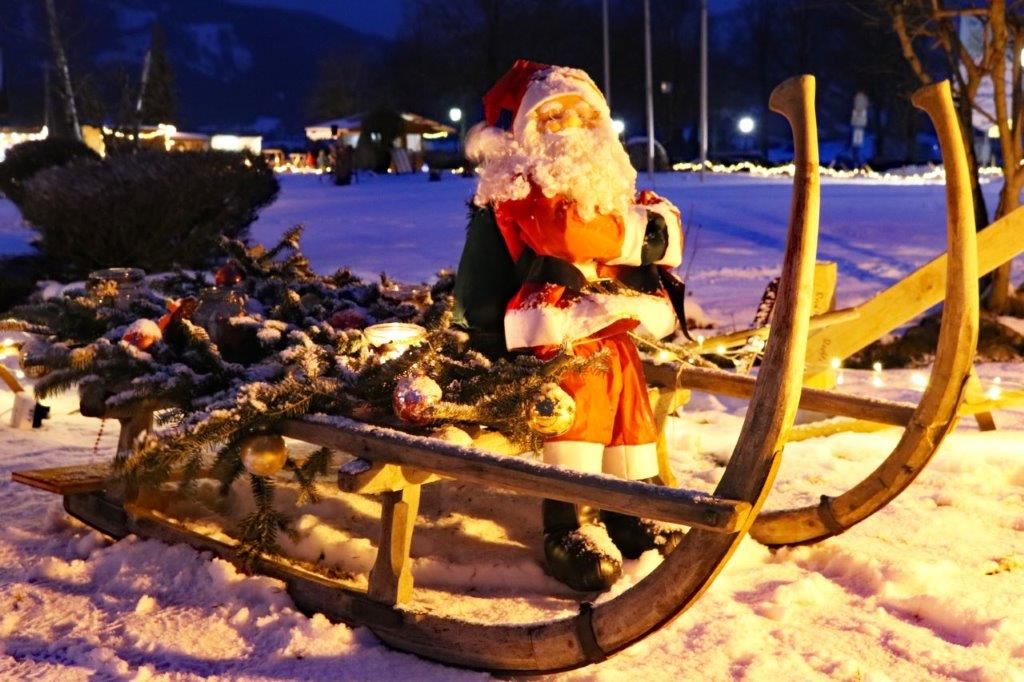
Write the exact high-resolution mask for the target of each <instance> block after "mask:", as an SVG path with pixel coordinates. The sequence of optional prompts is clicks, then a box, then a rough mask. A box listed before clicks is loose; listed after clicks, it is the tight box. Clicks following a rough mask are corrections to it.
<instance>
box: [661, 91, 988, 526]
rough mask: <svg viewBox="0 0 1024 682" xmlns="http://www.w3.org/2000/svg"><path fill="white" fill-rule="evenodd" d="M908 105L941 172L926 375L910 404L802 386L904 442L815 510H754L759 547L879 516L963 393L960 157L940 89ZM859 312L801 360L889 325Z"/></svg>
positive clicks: (936, 440) (971, 345) (853, 343)
mask: <svg viewBox="0 0 1024 682" xmlns="http://www.w3.org/2000/svg"><path fill="white" fill-rule="evenodd" d="M913 103H914V105H915V106H917V107H918V108H920V109H922V110H924V111H925V112H926V113H927V114H928V116H929V117H930V118H931V120H932V122H933V124H934V125H935V129H936V132H937V134H938V138H939V144H940V146H941V149H942V156H943V161H944V163H945V168H946V202H947V240H948V249H949V250H948V255H946V256H943V257H941V258H939V259H937V260H935V261H933V262H932V263H930V264H929V265H927V266H925V268H923V270H924V271H925V272H926V273H927V277H928V278H930V279H931V280H938V281H940V282H941V281H942V280H944V281H945V297H944V298H945V305H944V307H943V313H942V323H941V328H940V333H939V342H938V347H937V349H936V354H935V363H934V366H933V369H932V373H931V378H930V379H929V381H928V384H927V387H926V388H925V390H924V393H923V394H922V396H921V400H920V402H919V403H918V404H917V405H913V404H911V403H903V402H895V401H888V400H881V399H877V398H864V397H860V396H854V395H849V394H843V393H838V392H835V391H830V390H825V389H812V388H804V390H803V392H802V395H801V398H800V407H801V408H804V409H807V410H811V411H814V412H820V413H824V414H829V415H835V416H842V417H850V418H853V419H855V420H860V421H863V422H873V423H877V424H887V425H893V426H901V427H904V432H903V436H902V438H901V439H900V441H899V442H898V443H897V445H896V447H895V448H894V449H893V451H892V452H891V453H890V454H889V456H888V457H887V458H886V459H885V461H884V462H883V463H882V464H881V465H880V466H879V467H878V468H877V469H875V470H874V471H873V472H872V473H871V474H870V475H869V476H868V477H867V478H865V479H864V480H863V481H861V482H860V483H858V484H857V485H855V486H854V487H853V488H851V489H850V490H848V491H847V492H845V493H843V494H842V495H839V496H837V497H830V496H827V495H823V496H822V497H821V500H820V502H819V503H818V504H817V505H812V506H808V507H800V508H793V509H783V510H773V511H770V512H767V513H764V514H761V515H760V516H759V517H758V518H757V519H756V520H755V522H754V524H753V526H752V528H751V531H750V533H751V535H752V536H753V537H754V538H755V539H757V540H758V541H759V542H762V543H764V544H767V545H772V546H775V545H792V544H802V543H810V542H817V541H819V540H822V539H824V538H827V537H830V536H833V535H838V534H840V533H842V532H843V531H845V530H847V529H849V528H850V527H852V526H853V525H855V524H857V523H859V522H860V521H863V520H864V519H866V518H867V517H869V516H871V515H872V514H874V513H875V512H877V511H878V510H880V509H881V508H882V507H884V506H885V505H886V504H888V503H889V502H890V501H891V500H893V499H894V498H895V497H896V496H897V495H899V494H900V493H901V492H902V491H903V490H904V489H906V487H907V486H908V485H910V483H911V482H912V481H913V480H914V479H915V478H916V477H917V475H918V474H920V473H921V471H922V470H923V469H924V467H925V466H926V465H927V464H928V462H929V460H931V458H932V456H934V454H935V452H936V451H937V450H938V448H939V445H940V444H941V443H942V440H943V438H945V436H946V435H947V434H948V433H949V432H950V431H951V430H952V429H953V427H954V426H955V424H956V421H957V417H958V414H959V412H960V411H961V408H962V406H963V405H964V395H965V391H966V389H967V386H968V384H969V379H970V378H971V376H972V371H973V362H974V354H975V348H976V347H977V339H978V325H979V322H978V281H977V280H978V249H977V241H976V235H975V224H974V209H973V199H972V196H971V189H970V182H969V175H968V167H967V157H966V153H965V150H964V147H963V141H962V137H961V135H960V131H959V128H958V125H959V124H958V122H957V118H956V113H955V111H954V109H953V101H952V97H951V95H950V91H949V84H948V83H947V82H942V83H937V84H934V85H929V86H926V87H924V88H921V89H920V90H918V91H917V92H916V93H915V94H914V97H913ZM1000 229H1001V230H1002V229H1004V228H1000ZM995 234H997V236H998V238H999V239H1002V238H1003V235H1004V233H1003V232H1002V231H1000V232H997V233H995ZM939 267H944V268H945V273H942V272H941V271H940V270H938V268H939ZM992 267H995V265H994V264H993V265H992ZM919 272H920V271H919ZM943 274H944V275H945V276H944V277H943ZM915 277H921V276H920V275H912V276H911V278H910V279H911V280H914V278H915ZM905 281H906V280H905ZM915 281H916V280H915ZM902 287H903V283H900V284H898V285H896V288H902ZM904 295H906V294H904ZM936 296H937V295H936V294H933V293H932V292H930V291H927V292H925V293H921V294H920V295H919V296H917V297H916V298H914V300H913V302H912V303H910V304H907V305H905V306H904V307H903V308H902V309H901V313H902V312H906V311H908V310H916V312H917V313H920V312H923V311H924V310H925V309H926V308H927V307H929V306H930V305H933V304H934V303H937V302H938V301H939V299H938V298H937V297H936ZM933 298H935V300H932V299H933ZM872 300H874V299H872ZM865 307H866V308H867V309H868V310H870V312H871V315H868V316H867V317H868V318H869V323H870V324H873V325H874V326H872V327H871V329H872V330H873V331H871V332H868V333H862V334H857V335H854V334H853V332H851V331H850V329H847V335H848V337H844V335H843V334H838V336H837V332H836V330H837V329H842V328H844V327H855V326H856V325H862V322H861V319H859V318H858V319H855V320H852V321H841V322H840V323H839V324H837V325H835V326H830V327H823V328H822V329H821V330H820V331H819V332H817V333H818V336H817V337H816V336H815V334H814V333H812V334H811V336H810V339H809V341H808V343H809V344H810V343H811V342H813V341H814V339H815V338H817V339H818V343H817V345H816V346H814V353H817V355H814V354H813V353H812V354H810V355H809V356H808V363H811V362H812V361H813V360H814V359H815V358H820V357H831V355H830V354H831V353H832V352H837V353H839V354H840V355H843V354H844V353H846V352H847V351H849V352H853V351H852V350H850V349H853V350H857V349H859V348H860V347H863V345H867V343H868V341H866V340H865V339H866V338H867V337H868V336H870V334H873V333H875V331H877V330H878V329H882V328H883V327H885V325H887V324H889V323H890V322H891V320H892V316H891V315H890V316H888V317H885V316H883V317H884V319H883V320H882V321H881V322H878V321H874V322H872V316H873V315H874V314H875V312H876V311H875V310H874V308H873V304H872V303H871V302H869V303H868V304H866V306H865ZM908 319H909V317H908ZM896 324H898V323H893V326H896ZM885 330H886V331H887V330H888V327H885ZM880 334H881V332H879V335H880ZM822 338H827V339H832V340H834V341H835V343H823V342H822V341H821V339H822ZM844 338H845V339H846V345H845V346H842V347H839V348H837V344H839V341H840V339H844ZM857 344H862V345H860V346H857ZM823 349H824V350H823ZM647 374H648V379H649V380H650V381H652V383H656V384H659V385H662V386H682V387H686V388H692V389H698V390H702V391H708V392H711V393H716V394H719V395H728V396H734V397H747V396H748V395H750V394H751V389H752V384H753V379H752V378H751V377H746V376H741V375H736V374H732V373H728V372H722V371H717V370H708V369H700V368H694V367H682V368H679V367H674V366H664V365H661V366H653V365H651V366H648V368H647ZM972 407H973V408H974V409H985V408H986V407H987V406H986V405H985V404H984V403H975V404H974V405H973V406H972ZM750 409H754V407H753V406H751V408H750Z"/></svg>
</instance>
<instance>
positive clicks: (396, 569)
mask: <svg viewBox="0 0 1024 682" xmlns="http://www.w3.org/2000/svg"><path fill="white" fill-rule="evenodd" d="M419 508H420V487H419V486H418V485H412V486H409V487H407V488H403V489H402V490H396V491H391V492H386V493H384V494H383V495H381V518H380V523H381V528H380V540H379V542H378V543H377V561H376V562H375V563H374V564H373V568H372V569H371V570H370V582H369V588H368V589H367V591H366V594H367V595H368V596H369V597H370V598H371V599H375V600H376V601H379V602H381V603H384V604H389V605H391V604H401V603H403V602H407V601H409V599H411V598H412V559H411V558H410V557H409V549H410V548H411V547H412V531H413V528H414V527H415V526H416V514H417V513H419Z"/></svg>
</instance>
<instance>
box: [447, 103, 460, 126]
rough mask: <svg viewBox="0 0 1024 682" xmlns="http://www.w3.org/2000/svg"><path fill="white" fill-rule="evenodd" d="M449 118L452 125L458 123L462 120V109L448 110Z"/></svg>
mask: <svg viewBox="0 0 1024 682" xmlns="http://www.w3.org/2000/svg"><path fill="white" fill-rule="evenodd" d="M448 118H449V119H451V121H452V123H458V122H459V121H461V120H462V109H459V108H458V107H452V108H451V109H449V110H448Z"/></svg>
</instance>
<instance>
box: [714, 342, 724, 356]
mask: <svg viewBox="0 0 1024 682" xmlns="http://www.w3.org/2000/svg"><path fill="white" fill-rule="evenodd" d="M715 352H716V353H718V354H719V355H725V344H722V343H720V344H718V346H717V347H716V348H715Z"/></svg>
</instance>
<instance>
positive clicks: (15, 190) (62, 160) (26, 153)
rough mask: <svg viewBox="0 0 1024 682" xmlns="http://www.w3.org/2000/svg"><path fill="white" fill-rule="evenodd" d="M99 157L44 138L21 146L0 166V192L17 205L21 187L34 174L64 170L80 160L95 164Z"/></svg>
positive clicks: (73, 145) (77, 145) (70, 142)
mask: <svg viewBox="0 0 1024 682" xmlns="http://www.w3.org/2000/svg"><path fill="white" fill-rule="evenodd" d="M99 158H100V157H99V155H97V154H96V152H94V151H93V150H92V149H90V148H89V147H87V146H85V145H84V144H82V143H81V142H78V141H76V140H65V139H61V138H52V137H51V138H47V139H45V140H35V141H32V142H22V143H21V144H19V145H16V146H14V147H12V148H11V149H10V151H8V152H7V158H5V159H4V162H3V163H0V192H3V193H4V194H5V195H7V198H8V199H10V200H11V201H12V202H14V203H15V204H17V205H21V202H22V199H23V198H24V191H25V190H24V185H25V183H26V182H27V181H28V180H29V179H31V178H32V176H34V175H35V174H36V173H38V172H40V171H43V170H46V169H47V168H53V167H58V166H64V165H67V164H68V163H71V162H72V161H76V160H79V159H83V160H91V161H98V160H99Z"/></svg>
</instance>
